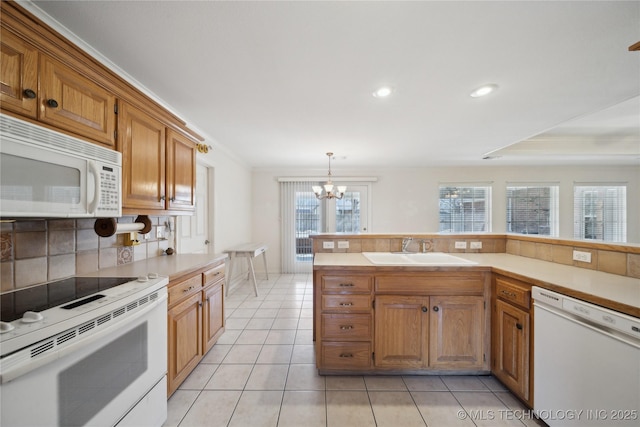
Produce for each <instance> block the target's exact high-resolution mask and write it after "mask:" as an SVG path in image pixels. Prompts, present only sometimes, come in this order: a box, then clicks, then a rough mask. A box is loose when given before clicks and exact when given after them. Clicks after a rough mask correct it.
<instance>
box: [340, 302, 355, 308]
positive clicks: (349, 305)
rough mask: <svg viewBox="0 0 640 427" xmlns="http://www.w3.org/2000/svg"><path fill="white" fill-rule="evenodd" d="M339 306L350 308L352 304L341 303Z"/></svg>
mask: <svg viewBox="0 0 640 427" xmlns="http://www.w3.org/2000/svg"><path fill="white" fill-rule="evenodd" d="M340 305H341V306H342V307H351V306H352V305H353V303H352V302H341V303H340Z"/></svg>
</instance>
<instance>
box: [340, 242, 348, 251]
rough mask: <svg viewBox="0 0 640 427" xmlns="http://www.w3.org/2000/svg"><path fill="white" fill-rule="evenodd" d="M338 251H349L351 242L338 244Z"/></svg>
mask: <svg viewBox="0 0 640 427" xmlns="http://www.w3.org/2000/svg"><path fill="white" fill-rule="evenodd" d="M338 249H349V242H348V241H342V242H338Z"/></svg>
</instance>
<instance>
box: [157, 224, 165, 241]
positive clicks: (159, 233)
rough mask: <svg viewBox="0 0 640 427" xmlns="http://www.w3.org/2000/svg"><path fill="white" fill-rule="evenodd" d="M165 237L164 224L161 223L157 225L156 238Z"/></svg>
mask: <svg viewBox="0 0 640 427" xmlns="http://www.w3.org/2000/svg"><path fill="white" fill-rule="evenodd" d="M163 237H164V226H163V225H159V226H157V227H156V239H162V238H163Z"/></svg>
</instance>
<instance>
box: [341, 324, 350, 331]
mask: <svg viewBox="0 0 640 427" xmlns="http://www.w3.org/2000/svg"><path fill="white" fill-rule="evenodd" d="M340 329H342V330H343V331H348V330H350V329H353V326H352V325H342V326H340Z"/></svg>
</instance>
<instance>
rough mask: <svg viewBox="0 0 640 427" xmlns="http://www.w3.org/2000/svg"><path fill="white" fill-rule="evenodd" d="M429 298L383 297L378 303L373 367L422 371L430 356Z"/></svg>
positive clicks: (377, 299) (376, 307) (376, 305)
mask: <svg viewBox="0 0 640 427" xmlns="http://www.w3.org/2000/svg"><path fill="white" fill-rule="evenodd" d="M428 307H429V297H418V296H396V295H383V296H379V297H377V298H376V301H375V340H374V354H375V357H374V363H375V366H376V367H385V368H423V367H425V366H426V364H427V361H428V357H427V356H428V352H429V345H428V342H429V328H428V327H429V315H428Z"/></svg>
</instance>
